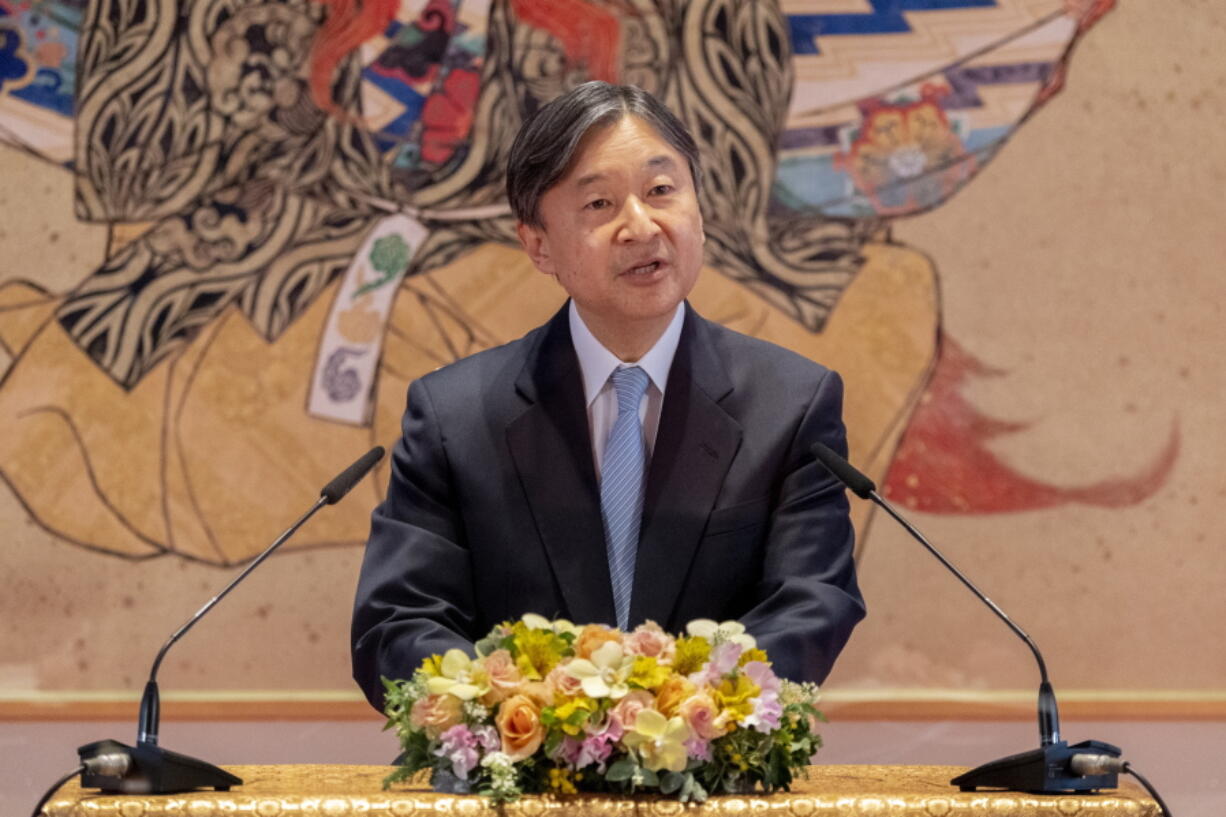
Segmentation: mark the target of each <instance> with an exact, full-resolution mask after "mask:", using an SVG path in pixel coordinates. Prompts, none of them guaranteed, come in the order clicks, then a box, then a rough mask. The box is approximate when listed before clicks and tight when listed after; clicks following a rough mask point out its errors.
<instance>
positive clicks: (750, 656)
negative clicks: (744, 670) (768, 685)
mask: <svg viewBox="0 0 1226 817" xmlns="http://www.w3.org/2000/svg"><path fill="white" fill-rule="evenodd" d="M750 661H761V662H762V663H764V664H769V663H770V661H768V660H767V658H766V653H765V652H763V651H762V650H760V649H758V648H757V647H754V648H753V649H752V650H745V652H743V653H741V659H740V660H739V661H737V666H739V667H743V666H745V665H746V664H748V663H749V662H750Z"/></svg>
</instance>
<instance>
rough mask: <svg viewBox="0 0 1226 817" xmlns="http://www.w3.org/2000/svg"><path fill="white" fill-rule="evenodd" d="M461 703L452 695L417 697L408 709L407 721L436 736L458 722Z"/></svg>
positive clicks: (460, 713)
mask: <svg viewBox="0 0 1226 817" xmlns="http://www.w3.org/2000/svg"><path fill="white" fill-rule="evenodd" d="M462 707H463V704H462V703H460V699H459V698H457V697H456V696H454V695H449V694H447V693H443V694H441V695H427V696H426V697H424V698H419V699H418V700H417V701H416V702H414V704H413V708H412V709H410V710H409V723H410V724H412V725H413V726H414V727H415V728H417V729H424V730H425V731H426V734H427V735H429V736H430V737H432V738H437V737H438V736H439V735H441V734H442V733H443V732H446V731H447V730H448V729H450V728H451V727H453V726H455V725H456V724H457V723H459V722H460V717H461V715H462V714H463V712H462V711H461V708H462Z"/></svg>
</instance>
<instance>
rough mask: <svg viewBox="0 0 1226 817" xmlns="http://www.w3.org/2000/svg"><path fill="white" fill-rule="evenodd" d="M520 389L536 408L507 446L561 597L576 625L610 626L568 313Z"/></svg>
mask: <svg viewBox="0 0 1226 817" xmlns="http://www.w3.org/2000/svg"><path fill="white" fill-rule="evenodd" d="M515 387H516V390H517V391H519V393H520V394H521V395H523V397H524V398H526V399H527V400H528V401H529V402H530V403H531V404H532V405H531V406H530V407H529V408H528V410H527V411H525V412H524V413H523V414H521V415H520V416H519V417H517V418H516V419H515V420H513V421H511V423H509V424H508V425H507V432H506V433H507V445H508V446H509V447H510V450H511V457H512V459H513V460H514V462H515V469H516V471H517V473H518V474H519V478H520V482H521V484H522V485H523V489H524V494H525V495H526V497H527V500H528V505H529V507H530V508H531V509H532V515H533V518H534V519H535V520H536V527H537V531H538V532H539V533H540V537H541V540H542V542H543V544H544V546H545V552H546V553H547V554H548V558H549V564H550V567H551V568H552V570H553V573H554V576H555V577H556V578H557V581H558V586H559V587H560V588H561V592H562V597H563V599H564V600H565V602H566V606H567V609H568V611H569V613H570V615H571V617H572V618H573V619H574V620H575V621H576V622H578V623H581V624H586V623H589V622H607V623H610V624H612V623H614V622H615V620H616V617H615V614H614V609H613V590H612V587H611V586H610V580H609V562H608V555H607V553H606V550H605V542H604V527H603V523H602V522H601V516H600V494H599V490H598V489H597V486H596V472H595V468H594V466H593V464H592V445H591V434H590V432H589V431H588V421H587V408H586V406H585V405H584V400H583V383H582V377H581V376H580V373H579V361H578V358H577V357H576V355H575V349H574V344H573V343H572V342H571V338H570V325H569V322H568V316H567V309H566V307H563V308H562V310H561V311H560V312H558V314H556V315H555V316H554V317H553V319H552V320H550V322H549V323H548V324H546V326H545V330H544V333H543V334H542V335H541V339H540V341H539V342H538V343H537V344H536V347H535V348H534V349H533V350H532V351H531V352H529V355H528V359H527V361H526V362H525V364H524V368H523V370H522V371H521V372H520V375H519V378H518V379H517V380H516V384H515ZM537 612H540V613H544V614H546V615H548V614H550V613H551V612H553V611H547V610H540V611H537Z"/></svg>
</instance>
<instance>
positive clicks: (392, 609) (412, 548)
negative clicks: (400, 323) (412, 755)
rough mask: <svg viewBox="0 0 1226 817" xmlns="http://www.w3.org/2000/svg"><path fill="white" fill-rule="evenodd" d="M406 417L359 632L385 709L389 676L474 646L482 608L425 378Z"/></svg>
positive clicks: (359, 667) (356, 618)
mask: <svg viewBox="0 0 1226 817" xmlns="http://www.w3.org/2000/svg"><path fill="white" fill-rule="evenodd" d="M402 425H403V434H402V435H401V438H400V440H399V441H398V442H397V443H396V445H395V447H394V448H393V450H392V461H391V479H390V482H389V484H388V490H387V498H386V499H385V500H384V501H383V502H382V503H381V504H380V505H379V506H378V507H377V508H375V510H374V512H373V514H372V516H371V527H370V538H369V540H368V542H367V544H366V554H365V557H364V558H363V560H362V570H361V575H360V577H359V579H358V588H357V596H356V599H355V601H354V612H353V626H352V631H351V644H352V650H353V677H354V680H356V681H357V682H358V685H359V686H360V687H361V688H362V690H363V692H365V693H366V698H367V700H369V701H370V703H371V705H372V706H374V707H375V708H376V709H379V710H382V709H383V683H382V681H381V676H385V677H387V678H389V679H401V678H408V677H410V676H411V675H412V674H413V671H414V670H416V669H417V667H418V666H419V665H420V664H421V661H422V659H423V658H425V657H426V656H428V655H431V654H433V653H443V652H446V651H447V650H448V649H451V648H453V647H456V648H460V649H463V650H466V651H467V652H469V653H470V654H471V652H472V635H471V633H472V630H473V624H474V622H473V618H472V611H473V610H475V609H476V605H475V604H474V601H473V585H472V568H471V560H470V554H469V550H468V548H467V547H466V545H465V543H464V541H463V537H462V526H461V524H460V515H459V511H458V509H457V507H456V502H455V497H454V493H455V491H454V486H453V484H452V481H451V475H450V469H449V467H448V463H447V453H446V444H445V438H444V434H443V432H442V429H441V428H440V424H439V420H438V417H437V416H436V414H435V412H434V408H433V405H432V403H431V400H430V394H429V390H428V387H427V386H426V384H425V383H424V382H423V381H421V380H418V381H415V382H414V383H413V384H412V385H411V386H410V388H409V397H408V408H407V409H406V410H405V414H404V419H403V421H402Z"/></svg>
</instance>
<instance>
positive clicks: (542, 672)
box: [511, 622, 566, 681]
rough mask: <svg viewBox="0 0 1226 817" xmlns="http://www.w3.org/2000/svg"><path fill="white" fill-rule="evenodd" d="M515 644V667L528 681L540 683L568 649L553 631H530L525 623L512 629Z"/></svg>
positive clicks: (517, 624) (517, 623)
mask: <svg viewBox="0 0 1226 817" xmlns="http://www.w3.org/2000/svg"><path fill="white" fill-rule="evenodd" d="M511 632H512V634H513V635H514V644H515V653H516V657H515V666H516V667H518V668H519V671H520V673H521V674H522V675H523V676H524V677H525V678H527V679H529V680H532V681H539V680H541V679H542V678H544V677H545V676H546V675H548V674H549V671H550V670H551V669H553V668H554V667H555V666H557V664H558V662H559V661H561V660H562V650H563V649H564V648H565V647H566V642H565V641H563V640H562V639H561V638H560V637H559V636H558V635H557V634H556V633H554V632H553V630H536V629H529V628H528V626H527V625H525V624H524V623H523V622H516V623H515V624H514V626H512V627H511Z"/></svg>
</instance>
